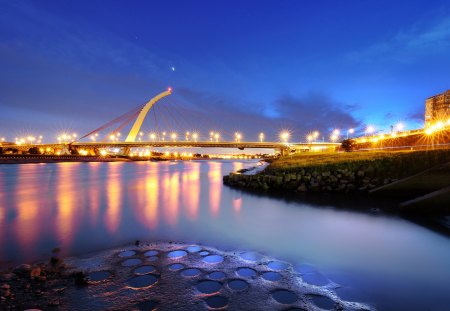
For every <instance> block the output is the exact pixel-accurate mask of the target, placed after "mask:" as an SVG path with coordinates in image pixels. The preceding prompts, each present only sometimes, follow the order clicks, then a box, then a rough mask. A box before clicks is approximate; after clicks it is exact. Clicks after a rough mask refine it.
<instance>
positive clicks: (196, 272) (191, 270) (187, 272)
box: [181, 268, 201, 277]
mask: <svg viewBox="0 0 450 311" xmlns="http://www.w3.org/2000/svg"><path fill="white" fill-rule="evenodd" d="M200 273H201V271H200V270H199V269H195V268H189V269H185V270H183V271H181V275H182V276H186V277H194V276H197V275H200Z"/></svg>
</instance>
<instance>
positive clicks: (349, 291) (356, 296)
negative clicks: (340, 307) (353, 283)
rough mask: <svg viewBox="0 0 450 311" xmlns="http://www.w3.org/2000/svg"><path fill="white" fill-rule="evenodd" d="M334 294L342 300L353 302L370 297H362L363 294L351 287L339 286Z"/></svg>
mask: <svg viewBox="0 0 450 311" xmlns="http://www.w3.org/2000/svg"><path fill="white" fill-rule="evenodd" d="M336 294H337V295H338V296H339V297H340V298H341V299H343V300H347V301H353V302H355V301H356V302H363V301H367V300H369V299H370V298H369V297H364V296H365V295H364V294H363V293H362V292H360V291H358V290H356V289H355V288H352V287H339V288H337V289H336Z"/></svg>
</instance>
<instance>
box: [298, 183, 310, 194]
mask: <svg viewBox="0 0 450 311" xmlns="http://www.w3.org/2000/svg"><path fill="white" fill-rule="evenodd" d="M297 191H299V192H307V191H308V188H306V185H305V183H302V184H301V185H300V186H299V187H298V188H297Z"/></svg>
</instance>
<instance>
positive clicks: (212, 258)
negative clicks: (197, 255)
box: [203, 255, 223, 263]
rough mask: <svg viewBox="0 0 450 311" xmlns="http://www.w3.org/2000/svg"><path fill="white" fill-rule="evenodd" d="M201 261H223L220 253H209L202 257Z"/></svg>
mask: <svg viewBox="0 0 450 311" xmlns="http://www.w3.org/2000/svg"><path fill="white" fill-rule="evenodd" d="M203 261H204V262H206V263H221V262H222V261H223V257H222V256H220V255H209V256H206V257H204V258H203Z"/></svg>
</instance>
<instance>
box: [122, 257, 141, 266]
mask: <svg viewBox="0 0 450 311" xmlns="http://www.w3.org/2000/svg"><path fill="white" fill-rule="evenodd" d="M141 263H142V260H140V259H139V258H130V259H127V260H124V261H122V263H121V265H122V266H123V267H131V266H137V265H139V264H141Z"/></svg>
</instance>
